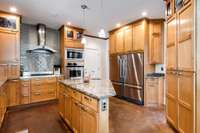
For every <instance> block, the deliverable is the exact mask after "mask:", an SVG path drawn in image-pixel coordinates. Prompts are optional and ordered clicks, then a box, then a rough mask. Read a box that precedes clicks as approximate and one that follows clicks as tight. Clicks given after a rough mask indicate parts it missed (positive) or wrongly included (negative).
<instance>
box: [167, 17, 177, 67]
mask: <svg viewBox="0 0 200 133" xmlns="http://www.w3.org/2000/svg"><path fill="white" fill-rule="evenodd" d="M176 57H177V50H176V18H175V17H173V18H172V19H170V20H169V21H168V22H167V61H166V62H167V70H175V69H176V68H177V58H176Z"/></svg>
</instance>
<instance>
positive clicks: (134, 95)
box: [122, 84, 144, 105]
mask: <svg viewBox="0 0 200 133" xmlns="http://www.w3.org/2000/svg"><path fill="white" fill-rule="evenodd" d="M122 97H123V98H125V99H127V100H129V101H131V102H134V103H137V104H141V105H143V104H144V89H143V87H142V86H134V85H127V84H125V85H124V89H123V96H122Z"/></svg>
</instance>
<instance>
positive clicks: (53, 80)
mask: <svg viewBox="0 0 200 133" xmlns="http://www.w3.org/2000/svg"><path fill="white" fill-rule="evenodd" d="M46 82H47V83H56V77H49V78H46Z"/></svg>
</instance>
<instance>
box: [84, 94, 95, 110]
mask: <svg viewBox="0 0 200 133" xmlns="http://www.w3.org/2000/svg"><path fill="white" fill-rule="evenodd" d="M82 103H83V104H84V105H86V106H88V107H90V108H92V109H94V110H95V111H97V108H98V107H97V103H98V102H97V100H96V99H94V98H91V97H89V96H86V95H82Z"/></svg>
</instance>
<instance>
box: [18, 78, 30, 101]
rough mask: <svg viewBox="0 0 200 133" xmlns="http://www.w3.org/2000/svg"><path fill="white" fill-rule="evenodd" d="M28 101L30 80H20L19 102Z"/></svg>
mask: <svg viewBox="0 0 200 133" xmlns="http://www.w3.org/2000/svg"><path fill="white" fill-rule="evenodd" d="M28 103H30V81H29V80H27V81H25V80H24V81H21V85H20V104H28Z"/></svg>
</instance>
